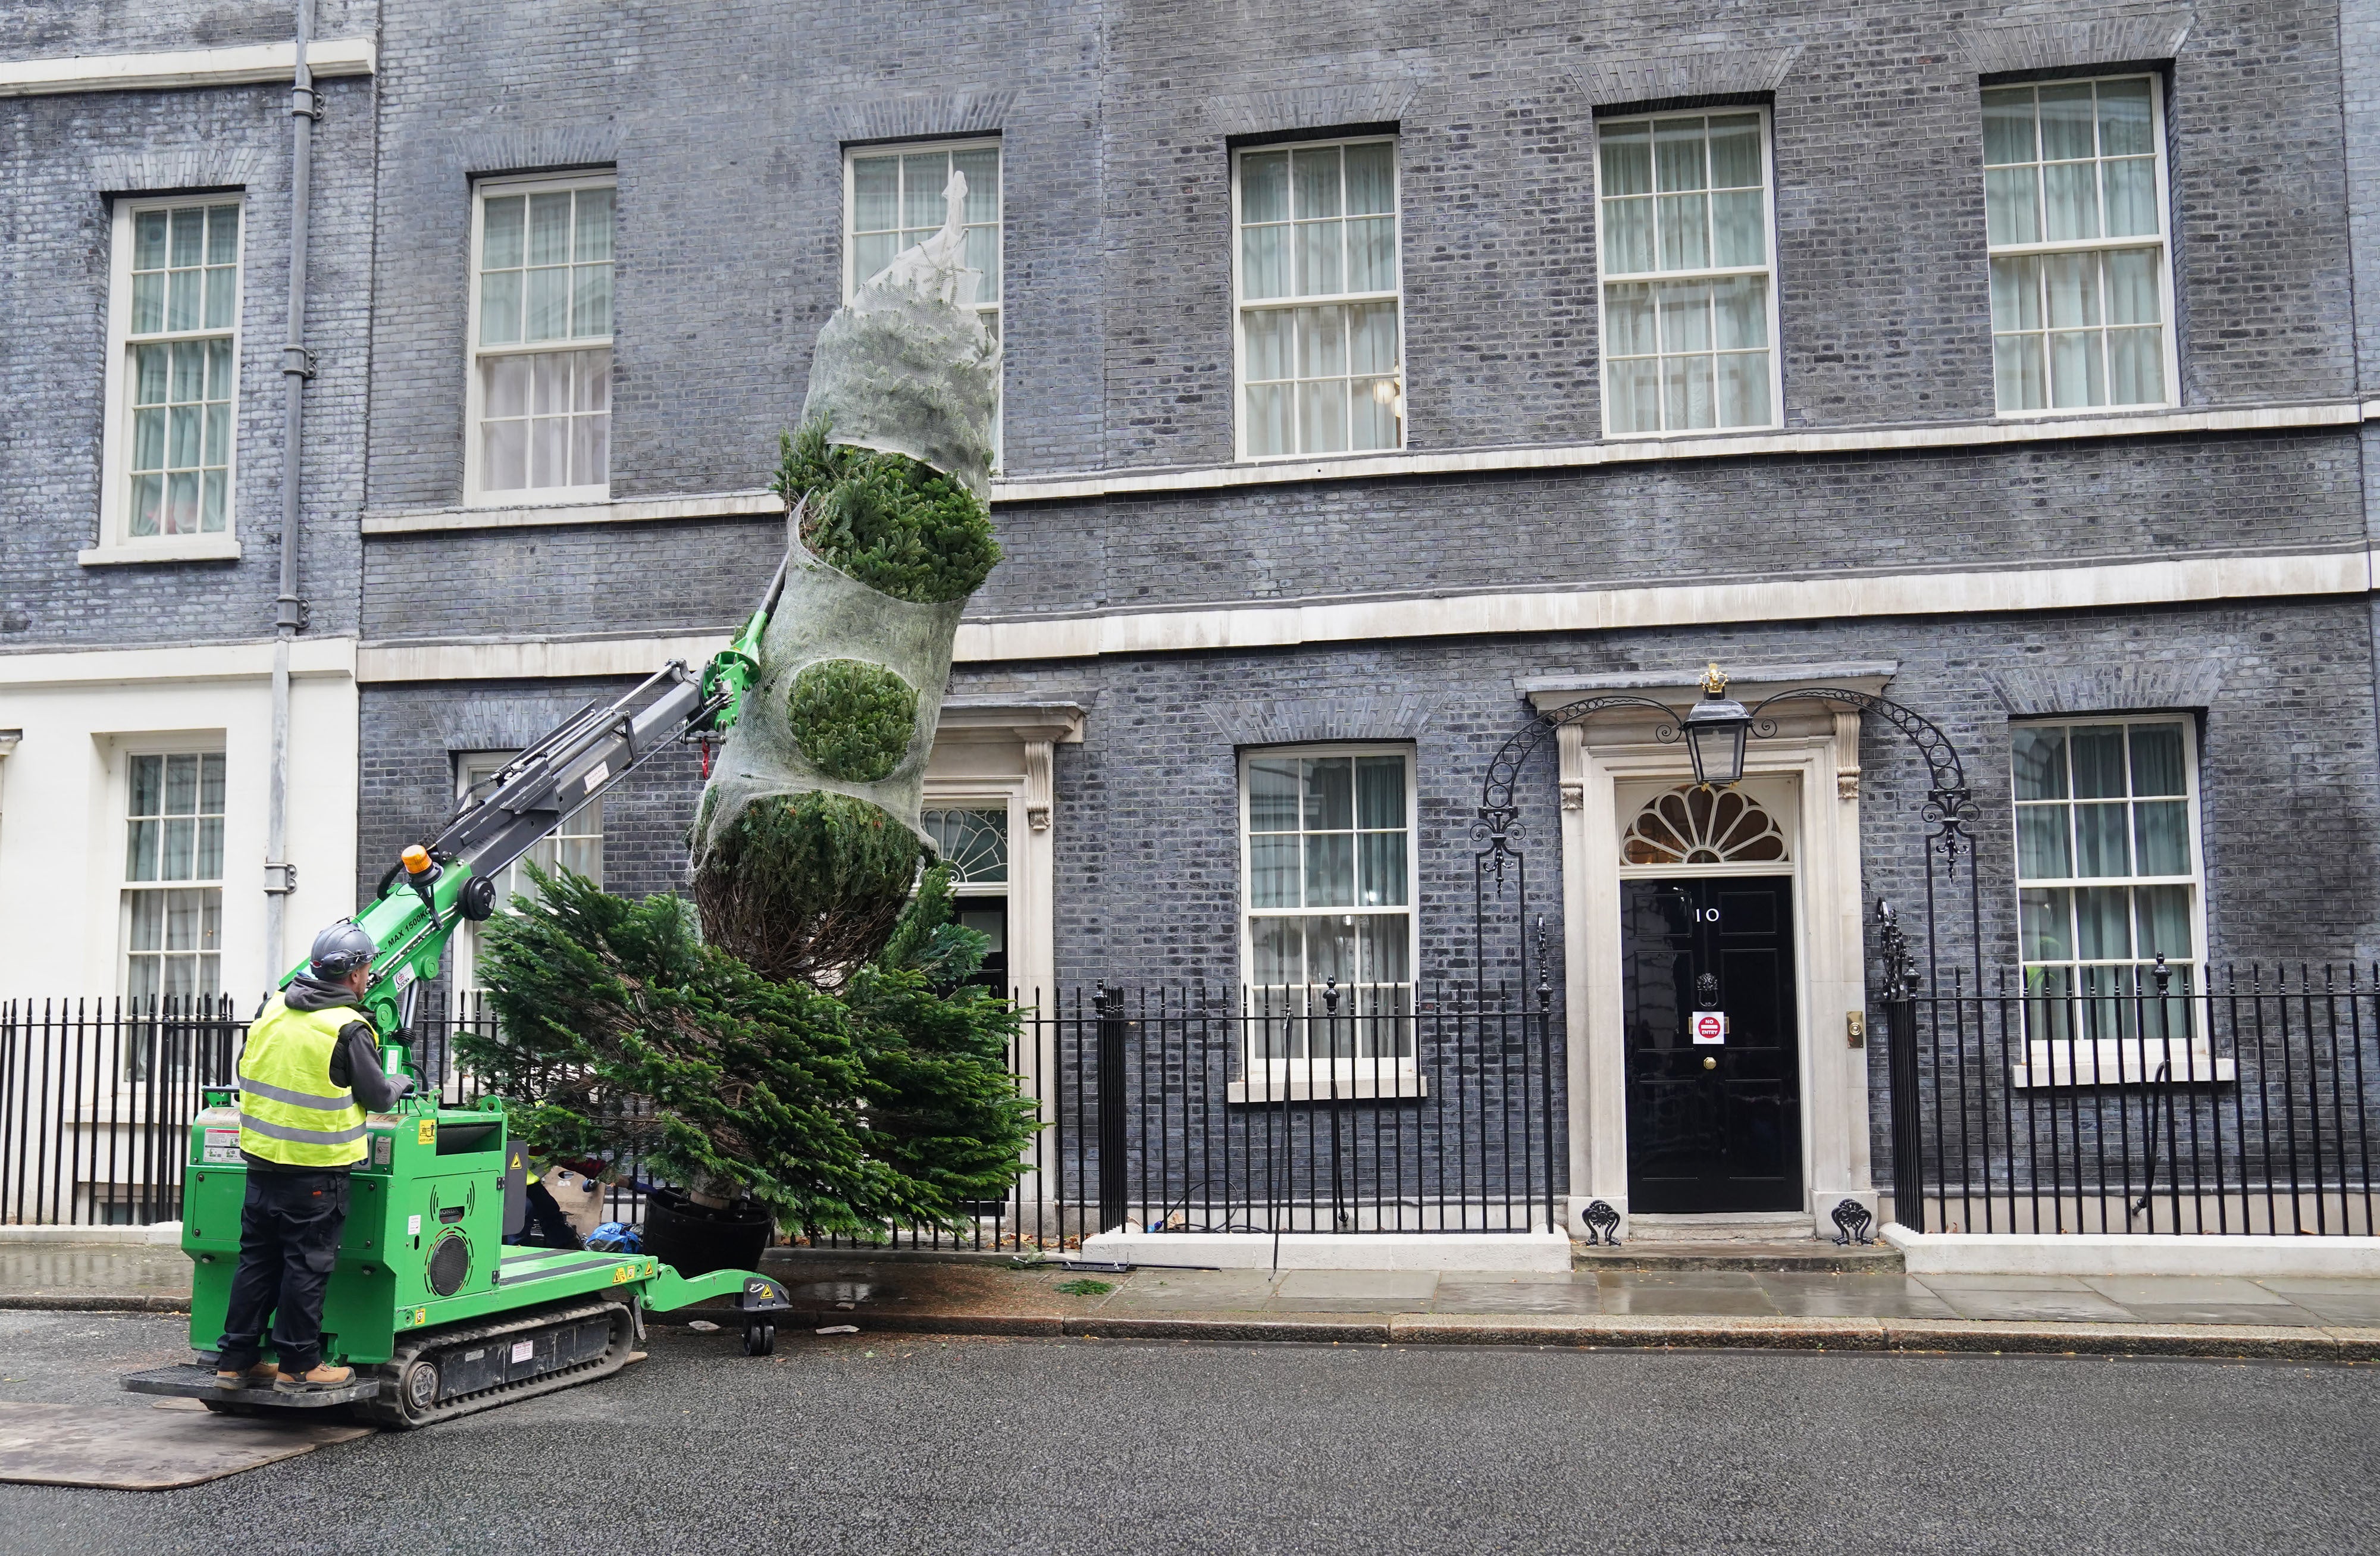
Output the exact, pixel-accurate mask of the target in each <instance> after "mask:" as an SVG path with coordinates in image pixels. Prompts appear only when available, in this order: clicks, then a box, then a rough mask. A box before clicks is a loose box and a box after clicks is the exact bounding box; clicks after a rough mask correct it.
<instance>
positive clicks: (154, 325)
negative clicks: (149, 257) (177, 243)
mask: <svg viewBox="0 0 2380 1556" xmlns="http://www.w3.org/2000/svg"><path fill="white" fill-rule="evenodd" d="M164 327H165V275H164V272H163V271H151V272H150V273H149V274H145V275H136V276H134V277H133V278H132V333H133V334H149V333H150V332H152V331H153V330H162V329H164Z"/></svg>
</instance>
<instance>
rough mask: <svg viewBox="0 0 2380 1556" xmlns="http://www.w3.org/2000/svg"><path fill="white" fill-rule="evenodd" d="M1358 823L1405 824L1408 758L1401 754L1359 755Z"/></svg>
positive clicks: (1369, 824) (1357, 774)
mask: <svg viewBox="0 0 2380 1556" xmlns="http://www.w3.org/2000/svg"><path fill="white" fill-rule="evenodd" d="M1355 824H1356V825H1357V826H1359V827H1400V828H1401V827H1403V825H1404V824H1405V761H1404V759H1403V757H1359V758H1357V759H1356V761H1355Z"/></svg>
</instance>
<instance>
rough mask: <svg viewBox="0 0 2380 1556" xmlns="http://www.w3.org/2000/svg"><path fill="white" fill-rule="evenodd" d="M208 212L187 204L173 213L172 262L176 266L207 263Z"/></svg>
mask: <svg viewBox="0 0 2380 1556" xmlns="http://www.w3.org/2000/svg"><path fill="white" fill-rule="evenodd" d="M206 237H207V213H205V212H204V211H202V210H200V208H199V207H197V206H194V205H186V206H184V207H182V208H181V209H180V210H178V211H176V212H175V213H173V238H172V252H173V261H172V262H173V263H174V265H175V266H176V268H177V269H178V268H180V267H182V266H185V265H200V264H204V263H206V253H207V248H206Z"/></svg>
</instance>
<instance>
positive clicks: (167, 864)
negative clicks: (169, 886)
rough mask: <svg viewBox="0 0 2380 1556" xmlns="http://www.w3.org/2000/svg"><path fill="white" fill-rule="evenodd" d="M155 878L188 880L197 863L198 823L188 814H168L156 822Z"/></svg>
mask: <svg viewBox="0 0 2380 1556" xmlns="http://www.w3.org/2000/svg"><path fill="white" fill-rule="evenodd" d="M157 824H158V826H159V828H160V829H161V830H160V831H159V833H158V834H157V835H158V842H157V879H158V880H160V881H188V879H190V871H191V869H192V868H193V867H194V866H195V865H196V864H197V863H198V858H197V855H198V845H199V823H198V821H197V820H196V819H195V818H193V817H189V816H168V817H166V818H165V819H164V821H161V822H159V823H157Z"/></svg>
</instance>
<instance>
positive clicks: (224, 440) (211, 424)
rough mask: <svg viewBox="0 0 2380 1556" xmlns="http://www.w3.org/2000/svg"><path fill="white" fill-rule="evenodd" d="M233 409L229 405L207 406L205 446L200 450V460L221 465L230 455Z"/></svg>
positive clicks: (204, 462)
mask: <svg viewBox="0 0 2380 1556" xmlns="http://www.w3.org/2000/svg"><path fill="white" fill-rule="evenodd" d="M230 452H231V409H230V407H227V406H209V407H207V432H206V440H205V446H204V447H203V448H201V449H200V462H201V463H203V464H208V465H220V464H222V463H224V461H225V459H227V458H229V457H230Z"/></svg>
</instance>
